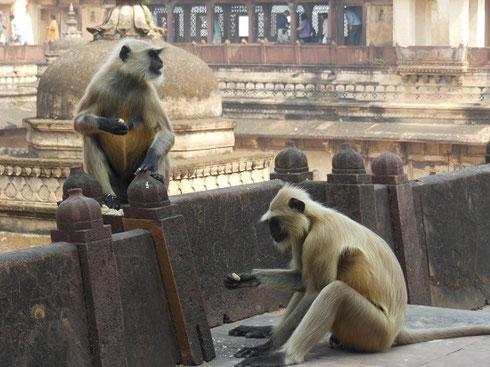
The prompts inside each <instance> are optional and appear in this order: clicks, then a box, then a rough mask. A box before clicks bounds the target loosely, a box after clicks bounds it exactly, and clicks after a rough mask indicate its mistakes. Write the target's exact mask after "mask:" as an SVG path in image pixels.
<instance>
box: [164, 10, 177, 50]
mask: <svg viewBox="0 0 490 367" xmlns="http://www.w3.org/2000/svg"><path fill="white" fill-rule="evenodd" d="M175 4H176V3H175V2H174V1H170V2H168V3H167V4H166V6H165V7H166V8H167V42H169V43H173V42H174V41H175V28H174V8H175Z"/></svg>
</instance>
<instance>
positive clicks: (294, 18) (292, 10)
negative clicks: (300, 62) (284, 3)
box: [288, 1, 298, 44]
mask: <svg viewBox="0 0 490 367" xmlns="http://www.w3.org/2000/svg"><path fill="white" fill-rule="evenodd" d="M288 6H289V14H290V19H291V21H290V22H289V26H290V30H291V37H290V38H289V40H290V41H291V43H293V44H294V43H295V42H296V39H297V37H296V34H297V33H296V28H298V13H297V11H296V8H297V7H298V3H297V2H296V1H288Z"/></svg>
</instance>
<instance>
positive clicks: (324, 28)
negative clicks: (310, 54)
mask: <svg viewBox="0 0 490 367" xmlns="http://www.w3.org/2000/svg"><path fill="white" fill-rule="evenodd" d="M320 17H321V19H323V23H322V35H323V37H322V44H324V45H326V44H327V43H328V13H322V14H320Z"/></svg>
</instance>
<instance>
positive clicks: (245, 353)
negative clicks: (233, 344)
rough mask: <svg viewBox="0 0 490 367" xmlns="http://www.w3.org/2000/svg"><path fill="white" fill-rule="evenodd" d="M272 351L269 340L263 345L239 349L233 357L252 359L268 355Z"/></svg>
mask: <svg viewBox="0 0 490 367" xmlns="http://www.w3.org/2000/svg"><path fill="white" fill-rule="evenodd" d="M272 349H273V345H272V342H271V341H270V340H269V341H267V342H266V343H264V344H261V345H257V346H255V347H246V348H242V349H240V350H239V351H238V352H236V353H235V354H234V355H233V356H234V357H236V358H252V357H257V356H263V355H265V354H269V353H270V352H271V350H272Z"/></svg>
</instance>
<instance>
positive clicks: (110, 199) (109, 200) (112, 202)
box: [104, 194, 121, 210]
mask: <svg viewBox="0 0 490 367" xmlns="http://www.w3.org/2000/svg"><path fill="white" fill-rule="evenodd" d="M104 202H105V205H107V207H108V208H110V209H114V210H119V209H121V202H120V201H119V199H118V197H117V196H114V195H111V194H104Z"/></svg>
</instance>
